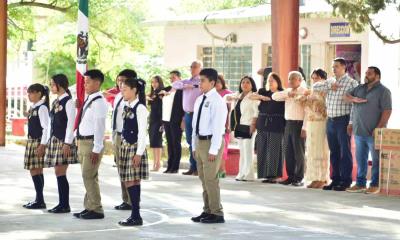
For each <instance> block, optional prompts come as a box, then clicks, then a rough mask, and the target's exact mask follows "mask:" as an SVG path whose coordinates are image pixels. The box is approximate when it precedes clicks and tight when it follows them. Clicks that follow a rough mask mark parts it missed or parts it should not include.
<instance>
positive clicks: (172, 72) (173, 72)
mask: <svg viewBox="0 0 400 240" xmlns="http://www.w3.org/2000/svg"><path fill="white" fill-rule="evenodd" d="M169 74H175V75H176V76H177V77H181V72H179V71H178V70H173V71H171V72H169Z"/></svg>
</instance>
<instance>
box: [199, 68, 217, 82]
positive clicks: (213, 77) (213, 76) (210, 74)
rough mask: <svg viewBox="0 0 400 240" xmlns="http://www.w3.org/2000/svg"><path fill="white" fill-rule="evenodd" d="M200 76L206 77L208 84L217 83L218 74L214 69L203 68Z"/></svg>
mask: <svg viewBox="0 0 400 240" xmlns="http://www.w3.org/2000/svg"><path fill="white" fill-rule="evenodd" d="M200 75H202V76H205V77H207V78H208V80H210V82H212V81H214V82H217V79H218V72H217V70H215V69H214V68H203V70H201V71H200Z"/></svg>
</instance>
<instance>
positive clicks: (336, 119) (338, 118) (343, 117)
mask: <svg viewBox="0 0 400 240" xmlns="http://www.w3.org/2000/svg"><path fill="white" fill-rule="evenodd" d="M346 118H350V115H343V116H339V117H333V118H331V117H328V120H330V121H339V120H343V119H346Z"/></svg>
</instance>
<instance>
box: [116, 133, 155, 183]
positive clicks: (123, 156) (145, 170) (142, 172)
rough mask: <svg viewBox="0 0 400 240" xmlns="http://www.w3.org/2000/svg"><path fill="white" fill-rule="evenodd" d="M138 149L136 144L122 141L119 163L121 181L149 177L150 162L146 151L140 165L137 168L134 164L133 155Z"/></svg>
mask: <svg viewBox="0 0 400 240" xmlns="http://www.w3.org/2000/svg"><path fill="white" fill-rule="evenodd" d="M136 150H137V146H136V144H129V143H128V142H126V141H123V142H122V143H121V148H120V151H119V156H120V157H119V159H118V163H117V166H118V173H119V177H120V179H121V182H126V181H137V180H146V179H149V163H148V160H147V152H146V151H144V153H143V155H142V159H141V161H140V166H139V167H137V168H135V167H134V166H133V157H134V156H135V154H136Z"/></svg>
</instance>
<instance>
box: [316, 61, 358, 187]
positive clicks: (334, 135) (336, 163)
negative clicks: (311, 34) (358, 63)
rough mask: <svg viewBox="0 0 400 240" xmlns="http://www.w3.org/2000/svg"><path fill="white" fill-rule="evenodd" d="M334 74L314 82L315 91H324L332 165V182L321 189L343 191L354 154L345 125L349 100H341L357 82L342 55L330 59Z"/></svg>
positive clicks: (350, 181)
mask: <svg viewBox="0 0 400 240" xmlns="http://www.w3.org/2000/svg"><path fill="white" fill-rule="evenodd" d="M332 69H333V73H334V75H335V76H334V77H333V78H330V79H328V80H326V81H322V82H319V83H316V84H315V85H314V86H313V88H314V91H322V92H325V93H326V106H327V114H328V121H327V127H326V132H327V138H328V145H329V150H330V160H331V167H332V175H331V179H332V182H331V183H330V184H329V185H326V186H324V187H323V189H324V190H335V191H344V190H346V188H348V187H350V186H351V183H352V176H351V173H352V171H353V158H352V156H351V150H350V136H349V135H348V134H347V125H348V124H349V121H350V113H351V107H352V104H351V103H349V102H345V101H344V97H345V96H346V93H347V92H348V91H349V90H351V89H353V88H355V87H356V86H357V85H358V82H357V81H356V80H354V79H352V78H351V77H350V76H349V75H348V74H347V73H346V61H345V60H344V59H343V58H336V59H335V60H333V66H332Z"/></svg>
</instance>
